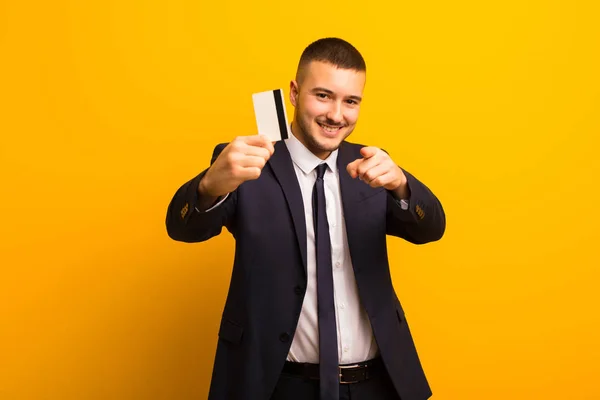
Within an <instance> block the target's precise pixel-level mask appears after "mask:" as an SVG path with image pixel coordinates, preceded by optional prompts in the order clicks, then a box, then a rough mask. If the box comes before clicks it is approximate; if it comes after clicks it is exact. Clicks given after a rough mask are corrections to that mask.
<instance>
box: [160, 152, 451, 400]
mask: <svg viewBox="0 0 600 400" xmlns="http://www.w3.org/2000/svg"><path fill="white" fill-rule="evenodd" d="M225 146H226V144H220V145H218V146H216V148H215V150H214V153H213V157H212V161H211V165H212V163H213V162H214V161H215V159H216V158H217V156H218V155H219V153H220V152H221V151H222V150H223V148H224V147H225ZM361 147H363V146H361V145H358V144H353V143H349V142H343V143H342V144H341V146H340V148H339V153H338V159H337V164H338V167H339V179H340V186H341V193H342V204H343V211H344V219H345V223H346V231H347V237H348V245H349V248H350V255H351V258H352V265H353V267H354V273H355V276H356V282H357V285H358V290H359V294H360V298H361V301H362V303H363V305H364V307H365V308H366V312H367V314H368V316H369V320H370V322H371V325H372V328H373V333H374V335H375V339H376V341H377V345H378V346H379V350H380V353H381V357H382V359H383V362H384V364H385V366H386V368H387V370H388V372H389V374H390V377H391V379H392V381H393V383H394V386H395V388H396V390H397V391H398V394H399V395H400V396H401V398H402V400H424V399H427V398H429V397H430V396H431V390H430V387H429V384H428V382H427V379H426V377H425V374H424V372H423V369H422V366H421V363H420V360H419V357H418V355H417V351H416V349H415V345H414V342H413V339H412V337H411V333H410V330H409V327H408V324H407V321H406V318H405V315H404V311H403V309H402V306H401V305H400V302H399V300H398V297H397V296H396V293H395V291H394V288H393V286H392V280H391V277H390V271H389V265H388V257H387V244H386V235H392V236H397V237H401V238H404V239H405V240H407V241H409V242H411V243H415V244H424V243H428V242H432V241H435V240H439V239H440V238H441V237H442V235H443V234H444V230H445V224H446V222H445V215H444V211H443V209H442V206H441V204H440V202H439V201H438V199H437V198H436V197H435V195H434V194H433V193H432V192H431V191H430V190H429V189H428V188H427V187H426V186H425V185H424V184H422V183H421V182H419V181H418V180H417V179H416V178H415V177H414V176H413V175H411V174H410V173H408V172H406V171H404V173H405V174H406V177H407V179H408V185H409V188H410V192H411V198H410V203H409V204H410V207H409V209H408V210H402V209H401V207H400V206H399V204H398V203H397V202H396V201H395V199H394V198H393V197H392V195H391V193H390V192H388V191H387V190H385V189H384V188H375V189H374V188H371V187H370V186H368V185H367V184H365V183H364V182H362V181H360V180H359V179H352V177H351V176H350V175H349V174H348V172H347V171H346V166H347V165H348V164H349V163H350V162H352V161H354V160H356V159H358V158H362V156H361V155H360V153H359V151H360V149H361ZM205 173H206V170H205V171H203V172H202V173H201V174H200V175H198V176H197V177H195V178H194V179H192V180H190V181H189V182H187V183H185V184H184V185H183V186H181V187H180V188H179V190H178V191H177V192H176V194H175V196H174V197H173V199H172V200H171V203H170V205H169V208H168V211H167V219H166V225H167V232H168V234H169V236H170V237H171V238H172V239H174V240H177V241H182V242H202V241H205V240H208V239H210V238H211V237H213V236H215V235H218V234H219V233H221V230H222V228H223V227H226V228H227V230H228V231H229V232H231V234H232V235H233V236H234V238H235V259H234V265H233V271H232V277H231V283H230V287H229V292H228V295H227V300H226V302H225V307H224V310H223V315H222V320H221V324H220V328H219V338H218V343H217V351H216V356H215V360H214V367H213V374H212V381H211V385H210V391H209V399H210V400H241V399H244V400H245V399H252V400H267V399H269V398H270V396H271V393H272V392H273V390H274V388H275V385H276V383H277V380H278V378H279V375H280V372H281V370H282V368H283V365H284V362H285V360H286V357H287V355H288V351H289V349H290V346H291V343H292V339H293V337H294V331H295V329H296V325H297V323H298V318H299V316H300V310H301V307H302V302H303V299H304V295H305V291H306V283H307V275H306V246H307V244H306V224H305V219H304V206H303V202H302V195H301V192H300V186H299V184H298V180H297V178H296V174H295V171H294V167H293V164H292V159H291V157H290V154H289V152H288V150H287V147H286V145H285V143H283V142H281V141H279V142H277V143H276V144H275V152H274V153H273V155H272V156H271V158H270V159H269V161H268V162H267V164H266V165H265V167H264V168H263V170H262V173H261V175H260V177H259V178H258V179H256V180H251V181H246V182H244V183H243V184H241V185H240V186H239V187H238V188H237V189H236V190H235V191H234V192H232V193H230V194H229V197H228V198H227V199H226V200H225V201H224V202H223V203H222V204H221V205H219V206H218V207H216V208H215V209H213V210H211V211H209V212H198V211H197V210H195V205H196V202H197V200H198V193H197V188H198V184H199V182H200V180H201V179H202V176H203V175H204V174H205Z"/></svg>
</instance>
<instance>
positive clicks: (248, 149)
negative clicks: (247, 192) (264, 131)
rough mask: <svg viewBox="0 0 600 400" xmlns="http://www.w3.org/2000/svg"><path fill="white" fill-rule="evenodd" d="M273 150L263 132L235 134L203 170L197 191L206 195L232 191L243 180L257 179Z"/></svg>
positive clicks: (217, 195)
mask: <svg viewBox="0 0 600 400" xmlns="http://www.w3.org/2000/svg"><path fill="white" fill-rule="evenodd" d="M274 151H275V148H274V147H273V143H271V141H270V140H269V139H268V138H267V137H266V136H264V135H253V136H238V137H236V138H235V139H234V140H233V141H232V142H231V143H229V144H228V145H227V146H226V147H225V148H224V149H223V151H222V152H221V154H219V156H218V157H217V159H216V160H215V162H214V163H213V164H212V165H211V166H210V168H209V169H208V171H206V174H205V175H204V177H203V178H202V180H200V184H199V186H198V192H199V193H200V195H201V196H203V197H208V198H218V197H220V196H224V195H226V194H227V193H231V192H233V191H234V190H235V189H237V187H238V186H240V185H241V184H242V183H243V182H246V181H249V180H253V179H257V178H258V177H259V176H260V173H261V172H262V169H263V167H264V166H265V164H266V163H267V160H268V159H269V158H270V157H271V156H272V155H273V152H274Z"/></svg>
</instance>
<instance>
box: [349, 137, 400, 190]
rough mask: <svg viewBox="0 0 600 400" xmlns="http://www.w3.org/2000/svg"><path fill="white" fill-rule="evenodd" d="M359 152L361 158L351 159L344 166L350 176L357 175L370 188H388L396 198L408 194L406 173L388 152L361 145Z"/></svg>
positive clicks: (354, 176)
mask: <svg viewBox="0 0 600 400" xmlns="http://www.w3.org/2000/svg"><path fill="white" fill-rule="evenodd" d="M360 154H361V155H362V156H363V158H359V159H357V160H354V161H352V162H351V163H350V164H348V166H347V167H346V170H347V171H348V173H349V174H350V176H351V177H352V178H356V177H358V178H359V179H360V180H362V181H363V182H365V183H366V184H368V185H369V186H371V187H372V188H376V187H383V188H385V189H387V190H390V191H392V192H393V193H394V195H395V197H396V198H397V199H407V198H408V197H409V196H410V192H409V189H408V184H407V180H406V175H404V172H402V169H401V168H400V167H399V166H398V165H396V163H395V162H394V161H393V160H392V159H391V158H390V156H389V154H387V153H386V152H385V151H383V150H381V149H379V148H377V147H363V148H362V149H360Z"/></svg>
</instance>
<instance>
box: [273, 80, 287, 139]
mask: <svg viewBox="0 0 600 400" xmlns="http://www.w3.org/2000/svg"><path fill="white" fill-rule="evenodd" d="M273 97H274V98H275V109H276V110H277V121H278V122H279V132H280V133H281V138H282V139H287V138H288V130H287V126H286V124H285V113H284V111H283V95H282V93H281V90H280V89H277V90H273Z"/></svg>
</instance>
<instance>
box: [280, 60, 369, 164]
mask: <svg viewBox="0 0 600 400" xmlns="http://www.w3.org/2000/svg"><path fill="white" fill-rule="evenodd" d="M364 87H365V73H364V72H359V71H356V70H352V69H339V68H337V67H335V66H333V65H332V64H329V63H325V62H320V61H313V62H311V63H310V64H309V65H308V66H307V67H306V69H305V70H304V71H303V73H302V78H301V79H299V81H292V82H291V83H290V101H291V103H292V105H293V106H294V107H295V111H294V121H293V123H292V132H293V133H294V136H296V138H298V140H300V142H302V144H304V146H306V148H308V149H309V150H310V151H311V152H313V153H314V154H315V155H316V156H317V157H319V158H321V159H325V158H327V157H328V156H329V154H330V153H331V152H332V151H334V150H335V149H337V148H338V147H339V145H340V143H341V142H342V141H343V140H344V139H346V138H347V137H348V135H350V133H352V131H353V130H354V128H355V126H356V122H357V120H358V112H359V109H360V102H361V99H362V94H363V90H364Z"/></svg>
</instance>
